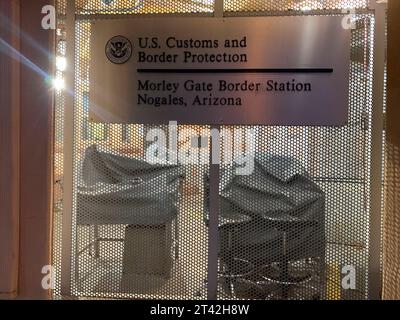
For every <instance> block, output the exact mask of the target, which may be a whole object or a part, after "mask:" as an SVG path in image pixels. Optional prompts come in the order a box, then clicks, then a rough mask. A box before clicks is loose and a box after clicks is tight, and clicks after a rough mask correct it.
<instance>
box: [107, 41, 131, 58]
mask: <svg viewBox="0 0 400 320" xmlns="http://www.w3.org/2000/svg"><path fill="white" fill-rule="evenodd" d="M106 56H107V58H108V60H110V61H111V62H112V63H115V64H123V63H125V62H127V61H128V60H129V59H130V58H131V56H132V43H131V42H130V41H129V39H128V38H125V37H123V36H115V37H112V38H111V39H110V40H109V41H108V42H107V45H106Z"/></svg>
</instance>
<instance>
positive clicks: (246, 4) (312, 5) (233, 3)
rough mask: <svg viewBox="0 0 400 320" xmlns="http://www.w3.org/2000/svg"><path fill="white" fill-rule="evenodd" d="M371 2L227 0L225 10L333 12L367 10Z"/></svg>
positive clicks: (355, 0) (363, 0) (345, 0)
mask: <svg viewBox="0 0 400 320" xmlns="http://www.w3.org/2000/svg"><path fill="white" fill-rule="evenodd" d="M368 4H369V0H278V1H274V0H267V1H263V0H248V1H242V0H227V1H224V9H225V11H227V12H230V11H231V12H235V11H266V12H270V13H271V12H282V11H285V12H290V11H295V12H296V11H303V12H304V11H310V10H325V11H326V10H333V9H348V8H367V7H368Z"/></svg>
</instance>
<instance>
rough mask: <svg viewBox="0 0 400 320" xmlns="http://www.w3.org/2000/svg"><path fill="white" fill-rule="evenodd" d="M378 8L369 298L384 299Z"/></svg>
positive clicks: (377, 6) (380, 12)
mask: <svg viewBox="0 0 400 320" xmlns="http://www.w3.org/2000/svg"><path fill="white" fill-rule="evenodd" d="M371 5H372V8H373V9H374V11H375V36H374V37H375V39H374V70H373V110H372V141H371V164H370V165H371V167H370V173H371V176H370V192H371V202H370V209H371V214H370V235H369V263H368V264H369V265H368V271H369V279H368V283H369V297H368V298H369V299H372V300H378V299H380V294H381V287H382V277H381V264H380V258H381V219H382V187H383V185H382V169H383V161H382V160H383V121H384V116H383V102H384V75H385V34H386V32H385V30H386V5H385V4H382V3H378V2H377V1H376V0H374V1H372V4H371Z"/></svg>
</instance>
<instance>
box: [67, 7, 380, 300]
mask: <svg viewBox="0 0 400 320" xmlns="http://www.w3.org/2000/svg"><path fill="white" fill-rule="evenodd" d="M386 7H387V4H386V3H381V1H379V0H370V5H369V9H370V10H371V12H373V13H374V17H375V28H374V32H375V34H374V49H373V50H374V62H373V110H372V119H371V121H372V122H371V123H372V140H371V150H372V151H371V155H370V158H371V161H370V173H371V174H370V181H369V185H370V191H371V198H370V213H371V214H370V224H369V227H370V229H369V230H370V232H369V236H370V238H369V265H368V270H369V277H368V286H369V290H368V292H369V296H368V298H369V299H372V300H378V299H380V297H381V283H382V276H381V273H382V272H381V271H382V270H381V212H382V186H383V181H382V179H383V175H382V170H383V132H384V108H383V103H384V72H385V58H386V54H385V43H386V42H385V35H386ZM155 15H156V16H157V14H155ZM66 16H67V20H66V33H67V55H66V57H67V64H68V65H69V66H70V67H69V68H68V70H67V71H66V93H67V94H66V95H65V113H64V203H63V217H62V225H63V228H62V263H61V295H62V296H66V297H68V296H71V295H72V281H73V279H72V277H71V275H72V272H71V271H72V263H73V261H72V253H73V248H72V244H73V241H72V234H73V230H72V226H73V223H72V222H73V221H72V219H73V188H74V170H73V169H74V167H73V165H74V132H75V128H74V108H75V54H76V52H75V40H76V32H75V23H76V21H77V19H79V17H78V16H77V15H76V1H75V0H68V1H67V10H66ZM96 16H98V17H99V16H101V17H102V18H107V16H115V14H110V15H104V14H102V15H97V14H91V15H85V19H87V18H88V17H90V18H96ZM147 16H148V15H147ZM162 16H163V17H165V16H187V17H199V16H214V17H217V18H222V17H224V16H225V15H224V0H215V7H214V12H213V13H210V14H207V13H196V14H192V13H189V14H162ZM235 16H265V13H263V12H262V11H259V12H245V13H241V12H239V13H237V14H236V13H235ZM216 128H218V126H217V127H216ZM219 169H220V168H219V165H211V164H210V181H214V183H213V182H211V184H210V228H209V243H208V248H209V251H208V270H207V272H208V299H209V300H215V299H216V298H217V260H218V252H217V249H218V211H219V204H218V202H219V197H218V190H219Z"/></svg>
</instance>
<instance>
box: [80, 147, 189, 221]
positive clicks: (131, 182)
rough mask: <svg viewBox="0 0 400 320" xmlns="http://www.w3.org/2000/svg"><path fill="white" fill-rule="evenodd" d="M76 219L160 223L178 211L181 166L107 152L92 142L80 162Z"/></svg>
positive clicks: (171, 218) (171, 219)
mask: <svg viewBox="0 0 400 320" xmlns="http://www.w3.org/2000/svg"><path fill="white" fill-rule="evenodd" d="M81 166H82V168H81V170H80V173H81V176H80V177H79V185H78V194H77V223H78V224H81V225H111V224H123V225H147V226H155V225H163V224H166V223H169V222H171V221H173V220H174V219H175V218H176V216H177V214H178V208H177V202H178V196H179V185H180V180H181V178H183V176H184V171H183V168H182V167H180V166H177V165H169V164H165V165H164V164H162V165H160V164H151V163H149V162H147V161H145V160H143V159H139V158H133V157H128V156H125V155H121V154H119V153H116V152H113V153H110V152H108V151H107V152H106V151H104V150H102V149H101V148H100V147H98V146H96V145H93V146H91V147H89V148H87V149H86V151H85V155H84V159H83V161H82V163H81Z"/></svg>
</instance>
